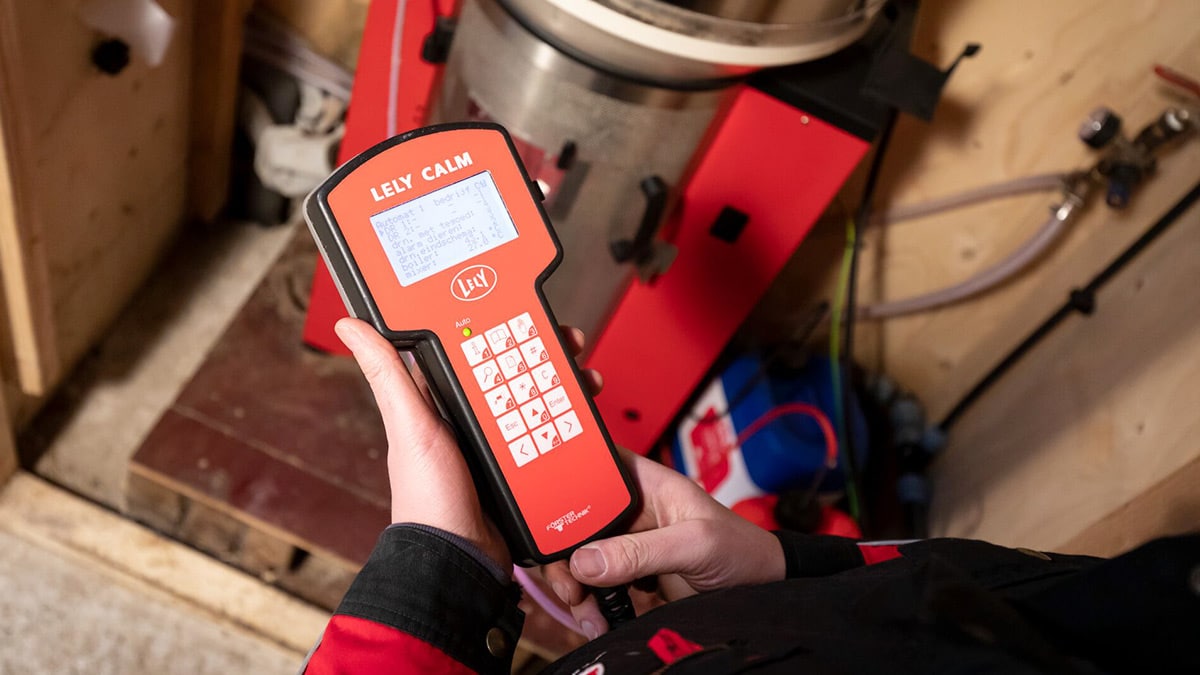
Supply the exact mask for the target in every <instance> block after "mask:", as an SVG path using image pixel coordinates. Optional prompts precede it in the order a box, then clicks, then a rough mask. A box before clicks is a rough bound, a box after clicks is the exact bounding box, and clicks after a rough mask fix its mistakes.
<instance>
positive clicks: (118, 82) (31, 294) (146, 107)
mask: <svg viewBox="0 0 1200 675" xmlns="http://www.w3.org/2000/svg"><path fill="white" fill-rule="evenodd" d="M82 2H83V0H64V1H62V2H37V3H29V2H16V1H14V0H3V1H2V2H0V83H2V84H3V87H4V91H5V96H4V98H3V100H2V101H0V106H2V107H3V111H2V112H0V122H2V123H3V126H4V128H5V130H4V135H5V139H6V149H7V156H8V163H9V164H10V171H11V172H12V176H11V180H12V189H13V192H14V195H13V200H12V204H14V206H15V217H12V218H10V220H13V221H14V222H12V223H9V227H7V228H0V231H3V230H7V231H5V232H4V233H3V235H0V236H3V238H4V240H5V243H4V252H5V253H4V255H5V260H4V262H5V275H6V278H5V292H6V293H7V294H8V299H9V303H8V304H9V310H10V314H11V315H12V317H13V320H14V334H15V335H16V337H17V339H16V340H15V341H14V342H15V347H16V348H17V350H18V363H19V364H20V365H21V367H20V369H19V376H20V381H21V386H22V388H23V389H24V390H25V392H26V393H28V394H30V395H33V396H41V395H44V394H45V393H47V392H48V391H49V390H50V389H52V388H53V387H54V385H55V384H57V383H58V382H59V380H60V379H61V377H62V375H63V373H65V372H66V371H67V370H69V369H70V368H71V367H72V366H73V365H74V364H75V363H76V362H77V360H78V359H79V358H80V356H81V355H82V354H83V353H84V352H85V351H86V350H87V349H88V348H90V347H91V345H92V344H93V343H94V341H95V340H96V338H97V337H98V336H99V335H100V334H101V333H102V332H103V330H104V329H105V327H106V326H107V325H108V324H109V322H110V321H111V320H112V319H113V318H114V317H115V315H116V313H117V311H118V310H119V309H120V307H121V306H122V305H123V304H124V303H125V301H126V300H127V299H128V297H129V295H130V294H131V293H132V291H133V290H134V289H135V288H136V287H137V286H138V285H139V284H141V283H142V281H143V280H144V279H145V278H146V275H147V274H148V273H149V271H150V269H151V268H152V267H153V265H154V264H155V263H156V262H157V260H158V257H159V255H160V253H161V252H162V250H163V248H164V247H165V246H166V244H167V242H169V241H170V239H171V238H172V237H173V236H174V233H175V231H176V228H177V226H178V224H179V221H180V218H181V216H182V214H183V207H184V198H185V191H186V184H185V180H186V165H185V163H186V157H187V149H188V145H187V136H188V135H187V129H188V117H189V113H188V106H189V96H188V91H189V81H190V79H189V78H190V66H191V50H192V42H191V33H190V31H189V30H188V27H189V26H190V24H191V15H192V3H189V2H186V1H185V0H167V1H166V2H163V3H162V4H163V6H164V8H165V9H166V10H167V11H168V12H169V13H170V14H172V15H173V16H174V17H175V18H176V19H177V20H178V21H179V24H180V25H181V26H182V27H183V29H182V30H179V31H177V32H176V34H175V37H174V39H173V40H172V43H171V45H170V47H169V49H168V51H167V54H166V58H165V60H164V61H163V62H162V63H161V64H159V65H158V66H157V67H154V68H151V67H149V66H148V65H147V64H146V63H145V62H144V61H142V60H141V59H140V58H139V56H138V55H137V54H134V55H133V58H132V61H131V62H130V64H129V66H128V67H127V68H125V69H124V70H122V71H121V72H120V73H119V74H117V75H115V76H110V75H106V74H104V73H101V72H100V71H99V70H98V69H96V68H95V67H94V66H93V65H92V64H91V60H90V52H91V49H92V47H93V46H94V44H95V42H96V39H97V36H96V34H95V32H94V31H92V30H91V29H90V28H88V27H87V26H85V25H84V24H83V23H82V22H81V21H80V20H79V19H78V16H77V12H78V9H79V6H80V5H81V4H82ZM14 225H15V227H14ZM14 261H19V262H14ZM10 277H16V278H17V279H19V280H20V283H19V284H18V283H13V282H11V281H10ZM18 423H19V421H18Z"/></svg>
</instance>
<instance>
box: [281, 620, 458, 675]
mask: <svg viewBox="0 0 1200 675" xmlns="http://www.w3.org/2000/svg"><path fill="white" fill-rule="evenodd" d="M304 672H305V675H334V674H335V673H336V674H338V675H351V674H353V675H375V674H376V673H412V674H414V675H417V674H423V673H442V674H445V675H460V674H461V675H465V674H467V673H470V672H471V670H470V669H469V668H467V667H466V666H464V665H463V664H461V663H459V662H458V661H455V660H454V659H452V658H450V656H449V655H447V654H446V653H445V652H443V651H442V650H440V649H438V648H437V647H434V646H432V645H430V644H428V643H426V642H422V641H421V640H419V639H417V638H415V637H413V636H411V635H409V634H408V633H405V632H402V631H399V630H397V629H395V628H392V627H391V626H385V625H383V624H380V623H375V622H374V621H368V620H366V619H360V618H358V617H355V616H343V615H340V614H339V615H335V616H334V617H333V618H332V619H330V621H329V625H328V626H326V627H325V634H324V635H323V636H322V637H321V645H320V646H319V647H317V651H316V652H315V653H314V654H313V656H312V659H310V660H309V662H308V669H307V670H305V671H304Z"/></svg>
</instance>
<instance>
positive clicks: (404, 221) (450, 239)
mask: <svg viewBox="0 0 1200 675" xmlns="http://www.w3.org/2000/svg"><path fill="white" fill-rule="evenodd" d="M371 226H372V227H373V228H374V230H375V236H376V237H378V238H379V242H380V244H382V245H383V251H384V253H385V254H386V255H387V258H388V262H390V263H391V264H392V269H393V270H394V271H395V272H396V278H397V279H399V280H400V285H401V286H408V285H410V284H414V283H416V282H418V281H420V280H422V279H425V278H428V277H431V276H433V275H435V274H437V273H438V272H441V271H443V270H446V269H449V268H451V267H454V266H455V265H457V264H459V263H461V262H464V261H466V260H469V259H471V258H474V257H475V256H477V255H479V254H481V253H484V252H486V251H490V250H492V249H494V248H496V247H497V246H500V245H501V244H506V243H508V242H510V241H512V240H513V239H516V238H517V226H516V225H515V224H514V223H513V220H512V216H511V215H509V213H508V209H507V208H505V206H504V200H503V199H501V198H500V191H499V190H498V189H497V188H496V182H495V181H494V180H493V179H492V174H491V172H489V171H484V172H482V173H477V174H475V175H474V176H471V177H470V178H465V179H463V180H460V181H458V182H457V183H453V184H451V185H447V186H446V187H444V188H439V189H437V190H435V191H433V192H430V193H429V194H426V195H423V196H421V197H417V198H416V199H413V200H411V201H407V202H405V203H403V204H400V205H399V206H393V207H392V208H390V209H388V210H386V211H381V212H380V213H377V214H375V215H373V216H371Z"/></svg>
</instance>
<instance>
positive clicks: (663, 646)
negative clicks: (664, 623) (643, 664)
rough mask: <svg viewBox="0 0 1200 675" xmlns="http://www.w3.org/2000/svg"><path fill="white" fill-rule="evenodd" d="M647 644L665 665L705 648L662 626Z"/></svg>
mask: <svg viewBox="0 0 1200 675" xmlns="http://www.w3.org/2000/svg"><path fill="white" fill-rule="evenodd" d="M646 644H647V645H648V646H649V647H650V649H651V650H652V651H653V652H654V654H655V655H656V656H658V658H659V659H660V660H661V661H662V662H663V665H665V666H669V665H671V664H672V663H675V662H676V661H678V660H679V659H682V658H683V657H685V656H687V655H688V654H695V653H696V652H698V651H700V650H701V649H704V648H703V647H701V646H700V645H698V644H696V643H695V642H692V641H691V640H688V639H685V638H684V637H683V636H682V635H680V634H679V633H676V632H675V631H673V630H671V629H669V628H660V629H659V631H658V632H657V633H655V634H654V637H652V638H650V641H649V642H647V643H646Z"/></svg>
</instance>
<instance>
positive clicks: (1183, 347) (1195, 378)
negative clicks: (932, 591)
mask: <svg viewBox="0 0 1200 675" xmlns="http://www.w3.org/2000/svg"><path fill="white" fill-rule="evenodd" d="M1198 237H1200V208H1197V207H1193V208H1192V209H1191V211H1190V212H1188V213H1187V214H1185V215H1184V217H1183V218H1182V219H1181V220H1180V221H1179V222H1178V223H1177V224H1176V225H1175V226H1174V227H1173V229H1172V230H1170V231H1169V232H1168V233H1167V234H1165V235H1164V236H1163V237H1162V238H1161V239H1160V240H1159V241H1158V242H1156V243H1155V244H1153V245H1152V246H1151V247H1149V248H1148V249H1146V250H1145V252H1144V253H1143V254H1142V256H1141V257H1139V258H1138V259H1137V260H1136V261H1135V262H1134V263H1133V264H1131V265H1130V266H1129V268H1128V269H1127V270H1126V271H1125V272H1123V273H1122V274H1121V275H1120V276H1118V277H1116V278H1115V279H1114V280H1113V282H1112V283H1111V285H1110V286H1109V287H1106V288H1105V289H1104V290H1103V291H1102V292H1101V293H1100V294H1099V295H1098V297H1097V304H1098V307H1099V309H1098V310H1097V312H1096V313H1095V314H1094V315H1093V316H1091V317H1089V318H1083V317H1080V316H1077V317H1073V318H1071V319H1068V320H1067V321H1066V322H1065V323H1064V324H1063V325H1061V326H1060V327H1059V328H1058V329H1057V330H1056V331H1055V332H1054V333H1053V334H1051V335H1050V336H1049V337H1048V338H1047V339H1046V340H1044V341H1043V343H1042V344H1041V345H1040V346H1039V347H1038V348H1037V349H1035V350H1034V351H1032V352H1030V353H1029V354H1028V355H1027V356H1026V357H1025V359H1024V360H1023V361H1022V362H1020V363H1019V364H1018V365H1017V366H1016V367H1015V368H1013V369H1012V371H1011V372H1010V373H1009V374H1008V375H1007V376H1006V377H1005V378H1003V379H1002V380H1000V381H999V382H998V383H997V385H996V386H995V387H993V389H992V390H991V391H990V392H989V393H988V395H987V397H986V398H985V399H983V400H982V401H981V402H980V404H979V405H978V407H977V408H976V409H975V410H972V411H971V412H970V413H968V414H967V415H966V416H964V417H963V418H962V421H961V422H960V423H959V424H958V426H956V427H955V428H954V432H953V436H952V438H953V445H952V446H951V448H950V450H949V452H948V453H947V454H946V456H944V457H942V458H941V460H940V461H939V462H938V464H937V466H936V467H935V468H936V471H935V473H934V478H935V484H936V494H935V503H934V506H935V508H934V512H933V519H932V526H933V529H934V531H935V532H938V533H940V534H944V535H950V536H968V537H979V538H984V539H989V540H992V541H996V542H998V543H1004V544H1009V545H1021V546H1029V547H1032V548H1039V549H1046V550H1053V549H1057V548H1060V547H1062V546H1064V545H1066V544H1067V543H1068V542H1070V541H1071V540H1072V539H1074V538H1075V537H1077V536H1078V535H1079V533H1080V532H1081V531H1084V530H1086V529H1088V528H1090V527H1093V526H1094V525H1095V523H1097V522H1098V521H1101V520H1102V519H1103V518H1104V517H1105V516H1106V515H1107V514H1109V513H1111V512H1112V511H1114V510H1115V509H1117V508H1118V507H1120V506H1121V505H1122V504H1126V503H1128V502H1130V501H1132V500H1134V499H1137V498H1138V495H1140V494H1142V493H1143V492H1145V491H1147V490H1150V489H1152V488H1153V486H1154V485H1156V484H1157V483H1159V482H1160V481H1162V480H1163V479H1164V478H1166V477H1167V476H1170V475H1172V474H1174V473H1175V472H1177V471H1179V470H1180V469H1181V467H1183V466H1184V465H1186V464H1188V463H1190V462H1192V461H1194V460H1195V458H1196V457H1198V456H1200V447H1198V446H1197V444H1196V442H1195V439H1196V438H1197V436H1198V435H1200V419H1197V417H1196V415H1195V411H1196V410H1197V409H1200V386H1196V383H1197V382H1200V350H1198V349H1197V345H1198V344H1200V285H1197V284H1196V279H1198V278H1200V256H1197V255H1196V254H1195V246H1194V243H1195V242H1196V241H1197V238H1198ZM1166 506H1167V505H1164V507H1166ZM1149 534H1150V533H1149V532H1148V533H1146V535H1147V536H1148V535H1149ZM1126 536H1130V537H1136V536H1137V533H1134V532H1129V533H1127V535H1126Z"/></svg>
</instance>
